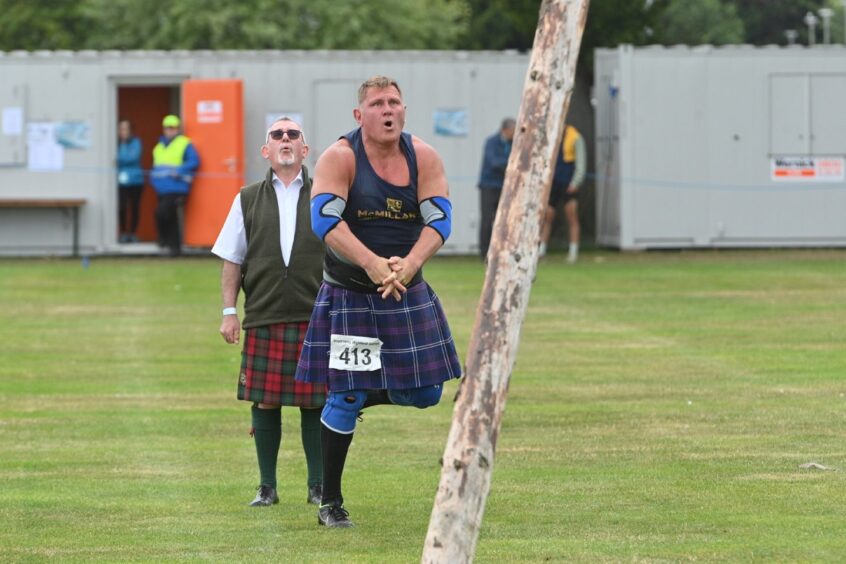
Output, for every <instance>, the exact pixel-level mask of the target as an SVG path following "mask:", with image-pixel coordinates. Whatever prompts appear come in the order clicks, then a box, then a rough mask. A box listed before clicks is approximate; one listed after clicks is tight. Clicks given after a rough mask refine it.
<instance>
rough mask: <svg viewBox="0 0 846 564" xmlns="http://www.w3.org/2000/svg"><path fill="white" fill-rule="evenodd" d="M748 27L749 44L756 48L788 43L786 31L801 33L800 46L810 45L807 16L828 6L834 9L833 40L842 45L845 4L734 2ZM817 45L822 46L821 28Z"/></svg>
mask: <svg viewBox="0 0 846 564" xmlns="http://www.w3.org/2000/svg"><path fill="white" fill-rule="evenodd" d="M732 3H733V4H735V5H736V6H737V12H738V15H740V17H741V18H742V19H743V22H744V25H745V28H746V42H747V43H751V44H753V45H767V44H777V45H784V44H786V43H787V39H786V38H785V35H784V31H785V30H787V29H794V30H796V31H797V32H799V39H798V40H797V42H798V43H803V44H805V45H807V43H808V27H807V26H806V25H805V23H804V17H805V14H806V13H808V12H812V13H814V14H816V13H817V11H818V10H819V9H820V8H822V7H824V6H827V7H829V8H833V9H834V10H835V16H834V18H833V19H832V22H831V24H832V41H833V42H840V43H842V42H843V36H842V29H843V4H842V3H841V2H840V1H839V0H733V2H732ZM817 43H822V26H821V25H818V26H817Z"/></svg>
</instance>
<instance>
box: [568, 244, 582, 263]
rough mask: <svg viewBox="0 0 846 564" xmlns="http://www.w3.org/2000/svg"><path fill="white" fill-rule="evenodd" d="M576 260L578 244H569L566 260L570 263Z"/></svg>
mask: <svg viewBox="0 0 846 564" xmlns="http://www.w3.org/2000/svg"><path fill="white" fill-rule="evenodd" d="M577 258H579V244H578V243H570V252H569V253H568V254H567V260H568V261H570V262H576V259H577Z"/></svg>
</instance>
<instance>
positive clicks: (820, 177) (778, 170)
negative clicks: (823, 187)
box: [770, 157, 846, 182]
mask: <svg viewBox="0 0 846 564" xmlns="http://www.w3.org/2000/svg"><path fill="white" fill-rule="evenodd" d="M770 173H771V175H770V178H771V179H772V180H774V181H775V182H843V181H844V180H846V159H844V158H843V157H774V158H772V159H770Z"/></svg>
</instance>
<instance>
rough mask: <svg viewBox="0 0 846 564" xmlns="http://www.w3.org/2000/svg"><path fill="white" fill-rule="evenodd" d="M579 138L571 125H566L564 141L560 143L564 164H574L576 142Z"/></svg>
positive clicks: (579, 134)
mask: <svg viewBox="0 0 846 564" xmlns="http://www.w3.org/2000/svg"><path fill="white" fill-rule="evenodd" d="M579 137H581V133H579V130H578V129H576V128H575V127H573V126H572V125H568V126H567V127H566V128H565V129H564V141H563V143H561V151H562V152H563V155H564V162H565V163H572V162H575V160H576V141H578V140H579Z"/></svg>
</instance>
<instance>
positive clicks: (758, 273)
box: [0, 251, 846, 563]
mask: <svg viewBox="0 0 846 564" xmlns="http://www.w3.org/2000/svg"><path fill="white" fill-rule="evenodd" d="M844 259H846V253H844V251H802V252H800V251H759V252H739V251H737V252H731V251H719V252H716V251H715V252H680V253H672V252H656V253H615V252H590V251H588V252H586V253H583V255H582V258H581V261H580V262H579V263H578V264H576V265H572V266H570V265H567V264H565V263H564V261H563V256H562V255H548V256H547V258H546V259H544V261H543V262H542V263H541V264H540V265H539V269H538V272H537V278H536V280H535V282H534V283H533V285H532V293H531V301H530V303H529V308H528V312H527V316H526V321H525V323H524V325H523V327H522V332H521V336H522V337H521V343H520V347H519V356H518V359H517V363H516V365H515V367H514V371H513V374H512V377H511V383H510V388H509V392H508V403H507V408H506V410H505V414H504V416H503V420H502V429H501V431H500V434H499V436H498V439H497V445H496V449H497V450H496V458H495V460H494V466H493V470H494V472H493V477H492V483H491V490H490V495H489V497H488V500H487V505H486V507H485V515H484V521H483V523H482V529H481V535H480V538H479V543H478V547H477V551H476V558H475V561H477V562H503V563H505V562H658V561H661V562H679V561H706V562H748V561H761V562H809V561H813V562H822V561H832V562H833V561H840V560H842V557H843V555H844V554H846V522H844V520H843V518H842V516H843V499H844V494H843V491H844V487H846V472H844V469H846V453H844V450H843V423H844V415H843V413H844V407H846V399H844V383H843V367H844V366H846V349H844V347H843V343H844V342H845V341H846V326H844V323H843V319H844V318H846V260H844ZM483 274H484V266H483V265H482V264H481V263H480V261H479V260H478V259H477V258H475V257H472V258H446V257H445V258H437V259H435V260H434V261H432V263H431V264H429V265H427V267H426V278H427V280H428V281H429V282H430V283H431V284H432V286H433V287H434V288H436V290H437V291H438V293H439V296H440V298H441V301H442V303H443V305H444V309H445V310H446V312H447V315H448V316H449V319H450V325H451V327H452V329H453V333H454V335H455V337H456V341H457V346H458V349H459V354H460V355H461V356H462V358H464V356H465V355H466V354H467V352H468V351H467V347H468V340H469V336H470V332H471V330H472V326H473V320H474V316H475V310H476V305H477V301H478V299H479V295H480V289H481V285H482V279H483ZM219 280H220V264H219V261H216V260H210V259H209V260H205V259H184V260H177V261H165V260H157V259H129V260H119V259H106V258H103V259H99V258H98V259H94V260H92V261H91V264H90V267H89V268H88V269H83V268H82V267H81V266H80V263H79V261H78V260H8V259H7V260H0V343H2V346H0V453H2V455H0V483H2V487H0V523H2V524H3V527H0V561H2V562H36V561H44V560H48V559H52V560H57V561H61V562H93V561H99V562H182V561H191V562H193V561H211V562H258V561H272V562H354V563H358V562H374V563H382V562H419V561H420V554H421V550H422V547H423V540H424V537H425V534H426V530H427V526H428V521H429V516H430V513H431V509H432V502H433V500H434V496H435V491H436V488H437V484H438V479H439V472H440V469H439V464H438V459H439V458H440V456H441V455H442V453H443V449H444V445H445V443H446V437H447V433H448V429H449V425H450V418H451V413H452V408H453V404H452V402H451V401H450V400H451V398H453V396H454V395H455V392H456V390H457V385H456V383H454V382H453V383H450V384H448V385H447V387H446V390H445V392H444V396H443V397H444V399H443V400H442V402H441V404H440V405H438V406H435V407H433V408H430V409H425V410H416V409H410V408H400V407H389V406H380V407H376V408H373V409H372V410H370V409H369V410H366V411H365V414H364V416H363V419H364V421H363V422H362V423H360V424H359V428H358V431H357V432H356V435H355V438H354V441H353V445H352V448H351V451H350V457H349V460H348V464H347V472H346V474H345V476H344V488H345V496H346V498H347V499H346V504H347V507H348V508H349V509H350V511H351V515H352V518H353V519H354V520H355V521H356V523H357V525H358V526H357V527H356V529H354V530H351V531H326V530H322V529H321V528H320V527H318V525H317V522H316V521H317V519H316V517H315V510H314V508H313V506H308V505H306V503H305V493H306V484H305V478H306V471H305V468H304V466H305V464H304V461H303V454H302V449H301V447H300V444H299V415H298V413H297V411H296V410H293V409H283V424H282V425H283V439H282V451H281V453H280V464H279V484H280V497H281V498H282V499H281V503H280V504H279V505H277V506H274V507H271V508H265V509H259V510H256V509H252V508H248V507H247V506H246V504H247V503H248V502H249V501H250V500H251V499H252V497H253V495H254V487H255V486H256V484H257V479H258V473H257V469H256V462H255V451H254V448H253V445H252V443H251V440H250V438H249V436H248V434H247V431H248V429H249V425H250V416H249V405H248V404H247V403H245V402H239V401H237V400H236V399H235V397H234V396H235V382H236V378H237V373H238V366H239V358H240V357H239V351H238V347H234V346H230V345H226V344H224V342H223V340H222V339H221V338H220V336H219V335H218V334H217V328H218V325H219V323H220V307H219V306H220V303H219V300H220V292H219ZM807 462H817V463H820V464H822V465H824V466H826V467H829V468H833V469H834V471H825V470H823V471H815V470H805V469H802V468H800V465H802V464H804V463H807Z"/></svg>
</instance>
